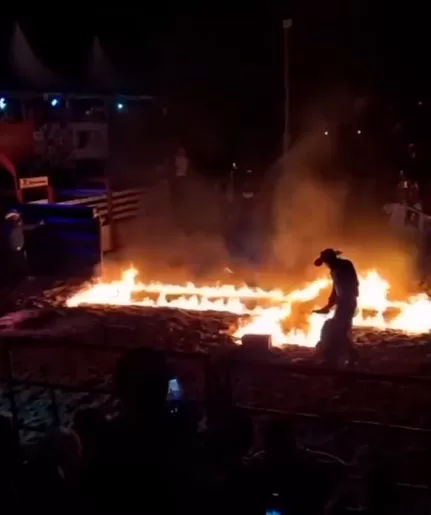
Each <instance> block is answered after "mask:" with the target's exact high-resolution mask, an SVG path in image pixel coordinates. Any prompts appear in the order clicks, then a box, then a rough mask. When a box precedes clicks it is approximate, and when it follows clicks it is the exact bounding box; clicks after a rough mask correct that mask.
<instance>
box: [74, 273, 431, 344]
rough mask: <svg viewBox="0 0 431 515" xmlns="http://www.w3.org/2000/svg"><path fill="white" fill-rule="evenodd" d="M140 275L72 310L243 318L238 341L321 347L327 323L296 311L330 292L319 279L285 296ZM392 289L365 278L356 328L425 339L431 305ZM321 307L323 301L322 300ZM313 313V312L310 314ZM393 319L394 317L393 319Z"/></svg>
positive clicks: (89, 295)
mask: <svg viewBox="0 0 431 515" xmlns="http://www.w3.org/2000/svg"><path fill="white" fill-rule="evenodd" d="M137 276H138V272H137V271H136V270H135V269H133V268H130V269H129V270H127V271H125V272H124V273H123V276H122V279H121V280H119V281H113V282H108V283H105V282H98V283H95V284H93V285H91V286H89V287H86V288H84V289H83V290H81V291H80V292H78V293H77V294H76V295H73V296H72V297H70V298H69V299H68V300H67V302H66V304H67V306H69V307H76V306H79V305H82V304H87V305H91V304H97V305H100V304H105V305H109V306H127V305H135V306H147V307H154V308H157V307H172V308H180V309H187V310H194V311H221V312H223V311H224V312H230V313H234V314H237V315H239V316H240V322H239V327H238V328H237V330H236V331H235V332H234V334H233V336H234V337H235V338H241V337H242V336H243V335H244V334H270V335H272V339H273V344H274V345H278V346H281V345H285V344H296V345H303V346H307V347H313V346H315V345H316V343H317V341H318V339H319V334H320V329H321V327H322V325H323V323H324V321H325V320H326V318H327V317H325V316H322V315H317V314H313V313H310V314H309V315H307V316H306V320H305V324H304V325H303V324H301V325H300V327H299V326H296V327H295V326H293V325H292V318H293V317H292V308H293V306H294V305H297V304H300V303H305V302H307V303H313V301H314V300H315V299H317V297H318V295H319V294H320V293H321V292H322V290H324V289H325V288H327V287H328V286H329V281H328V280H325V279H319V280H316V281H314V282H313V283H310V284H309V285H307V286H306V287H304V288H302V289H298V290H294V291H292V292H290V293H285V292H283V291H281V290H278V289H275V290H263V289H260V288H249V287H247V286H242V287H240V288H237V287H235V286H232V285H221V286H197V285H195V284H193V283H187V284H186V285H183V286H182V285H177V284H166V283H159V282H151V283H148V284H144V283H141V282H139V281H138V280H137ZM389 289H390V286H389V283H388V282H387V281H385V280H384V279H383V278H381V277H380V275H379V274H378V273H377V272H375V271H368V272H366V273H365V274H361V276H360V293H359V299H358V305H359V309H358V313H357V316H356V317H355V320H354V324H355V326H366V327H374V328H376V329H380V330H385V329H394V330H399V331H404V332H406V333H416V334H420V333H425V332H428V331H430V330H431V301H430V300H429V299H428V297H427V295H425V294H420V295H417V296H414V297H410V298H408V299H407V300H405V301H395V300H390V299H389ZM316 306H317V300H316ZM310 311H311V310H310ZM388 314H390V315H391V316H390V317H389V316H387V315H388Z"/></svg>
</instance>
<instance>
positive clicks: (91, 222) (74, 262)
mask: <svg viewBox="0 0 431 515" xmlns="http://www.w3.org/2000/svg"><path fill="white" fill-rule="evenodd" d="M22 211H23V216H24V220H25V223H26V224H29V225H33V226H34V227H33V230H31V231H28V235H27V239H26V248H27V254H28V260H29V264H30V268H31V273H32V275H45V276H64V275H65V274H66V275H67V276H68V277H73V276H74V275H76V274H78V275H80V276H83V275H86V274H88V275H90V276H91V275H92V274H93V272H94V269H95V267H97V266H98V265H100V264H101V262H102V257H103V253H102V246H101V220H100V217H99V216H98V214H97V212H96V210H95V209H93V208H91V207H87V206H74V207H70V206H67V205H65V206H62V205H58V204H24V205H23V207H22ZM41 222H43V225H38V224H39V223H41Z"/></svg>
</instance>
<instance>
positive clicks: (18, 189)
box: [14, 176, 24, 204]
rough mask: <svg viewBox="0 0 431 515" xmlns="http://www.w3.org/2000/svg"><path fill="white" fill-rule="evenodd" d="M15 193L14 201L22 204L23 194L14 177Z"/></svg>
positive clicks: (17, 180)
mask: <svg viewBox="0 0 431 515" xmlns="http://www.w3.org/2000/svg"><path fill="white" fill-rule="evenodd" d="M14 180H15V192H16V199H17V201H18V202H19V203H20V204H23V203H24V192H23V190H22V188H21V184H20V182H19V179H18V177H16V176H15V178H14Z"/></svg>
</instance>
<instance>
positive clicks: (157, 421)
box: [82, 348, 182, 514]
mask: <svg viewBox="0 0 431 515" xmlns="http://www.w3.org/2000/svg"><path fill="white" fill-rule="evenodd" d="M169 378H170V372H169V368H168V365H167V363H166V360H165V358H164V356H163V354H161V353H159V352H157V351H155V350H153V349H147V348H140V349H135V350H133V351H131V352H129V353H128V354H126V355H125V356H123V357H122V358H121V359H120V360H119V361H118V363H117V366H116V371H115V375H114V384H115V389H116V392H117V395H118V397H119V399H120V402H121V413H120V415H119V416H118V417H117V418H116V419H114V420H112V421H111V422H110V423H109V425H108V430H107V435H106V445H105V451H104V452H103V453H102V454H103V456H101V457H100V459H98V460H97V462H96V463H95V464H94V465H93V467H92V470H93V472H92V473H91V474H88V475H87V478H88V479H87V481H85V480H84V481H83V485H82V495H83V501H84V502H85V504H86V506H87V507H88V506H89V505H90V506H91V510H92V511H93V512H95V513H121V514H123V513H124V514H126V513H141V512H145V511H147V512H149V513H154V514H156V513H168V512H169V513H174V512H175V509H176V508H177V507H179V504H180V503H178V502H177V492H179V491H181V488H180V486H179V485H181V483H182V481H181V478H182V469H181V465H180V463H179V461H180V460H178V459H177V458H178V456H179V455H180V453H178V452H177V451H178V446H179V445H180V444H179V442H178V439H177V438H176V436H177V435H176V434H175V432H174V430H173V424H172V421H171V416H170V414H169V411H168V409H167V408H168V406H167V401H166V398H167V393H168V382H169ZM96 483H97V484H96ZM177 485H178V488H177Z"/></svg>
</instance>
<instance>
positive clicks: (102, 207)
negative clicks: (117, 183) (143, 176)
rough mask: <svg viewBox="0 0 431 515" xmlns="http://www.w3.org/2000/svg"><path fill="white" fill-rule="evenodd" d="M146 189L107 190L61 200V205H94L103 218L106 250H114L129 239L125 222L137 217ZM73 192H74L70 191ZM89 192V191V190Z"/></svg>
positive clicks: (104, 248)
mask: <svg viewBox="0 0 431 515" xmlns="http://www.w3.org/2000/svg"><path fill="white" fill-rule="evenodd" d="M144 192H145V190H144V189H140V188H135V189H127V190H121V191H114V192H112V194H111V195H108V194H107V193H106V192H103V193H100V194H97V195H90V196H85V197H80V198H74V199H71V200H66V201H63V202H59V205H67V206H82V205H85V206H87V207H92V208H94V209H95V210H96V212H97V215H98V216H99V218H100V220H101V239H102V249H103V251H104V252H109V251H110V250H114V249H115V248H117V247H118V246H121V245H122V243H123V240H127V235H123V234H122V233H123V232H124V233H126V232H127V231H126V230H125V231H122V227H125V225H124V224H125V223H127V222H128V221H130V220H133V219H135V218H137V216H138V213H139V208H140V204H141V199H142V196H143V194H144ZM63 193H65V192H63ZM70 193H72V192H70ZM87 193H88V191H87Z"/></svg>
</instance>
